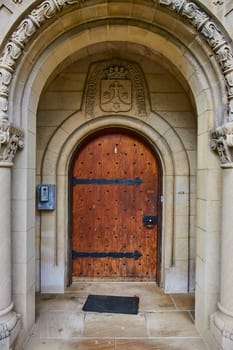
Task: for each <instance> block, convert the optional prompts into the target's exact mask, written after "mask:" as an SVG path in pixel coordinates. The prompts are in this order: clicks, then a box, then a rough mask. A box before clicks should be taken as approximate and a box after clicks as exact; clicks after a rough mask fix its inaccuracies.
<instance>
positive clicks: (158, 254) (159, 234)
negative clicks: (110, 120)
mask: <svg viewBox="0 0 233 350" xmlns="http://www.w3.org/2000/svg"><path fill="white" fill-rule="evenodd" d="M112 130H116V131H123V132H124V133H126V134H133V135H135V136H136V137H137V138H138V139H139V140H140V139H141V140H142V142H144V143H145V144H146V145H147V146H148V147H149V148H150V149H151V150H152V152H153V155H154V158H155V161H156V163H157V166H158V203H157V205H158V222H157V252H156V260H157V261H156V265H157V268H156V276H155V282H156V283H157V284H158V285H160V283H161V255H162V254H161V252H162V247H161V245H162V201H161V198H162V178H163V174H162V165H161V161H160V158H159V156H158V153H157V152H156V150H155V147H153V145H152V143H151V142H149V141H148V140H147V139H146V138H145V137H144V136H142V135H141V134H140V133H138V132H136V131H134V130H129V129H126V128H124V127H117V128H112V127H108V128H102V129H98V130H96V131H94V132H93V133H91V134H89V135H87V136H86V137H85V138H84V139H83V140H81V142H80V143H79V145H78V146H77V147H76V149H75V150H74V152H73V154H72V156H71V159H70V165H69V193H68V212H69V220H68V231H69V240H68V242H69V244H68V265H69V266H68V283H69V284H71V283H72V254H71V252H72V247H71V239H72V234H73V232H72V189H73V184H72V165H73V161H74V158H75V155H76V154H77V153H78V152H79V150H80V148H81V147H83V145H84V144H85V143H88V140H89V139H90V138H94V137H95V136H96V135H99V134H101V133H106V136H107V134H108V132H110V131H112Z"/></svg>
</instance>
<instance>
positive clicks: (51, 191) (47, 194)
mask: <svg viewBox="0 0 233 350" xmlns="http://www.w3.org/2000/svg"><path fill="white" fill-rule="evenodd" d="M37 209H38V210H55V209H56V188H55V185H49V184H40V185H38V186H37Z"/></svg>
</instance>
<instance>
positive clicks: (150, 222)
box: [142, 215, 158, 228]
mask: <svg viewBox="0 0 233 350" xmlns="http://www.w3.org/2000/svg"><path fill="white" fill-rule="evenodd" d="M142 222H143V225H144V226H145V227H147V228H152V227H154V226H155V225H157V222H158V216H155V215H144V216H143V218H142Z"/></svg>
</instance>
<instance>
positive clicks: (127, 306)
mask: <svg viewBox="0 0 233 350" xmlns="http://www.w3.org/2000/svg"><path fill="white" fill-rule="evenodd" d="M138 306H139V298H138V297H121V296H120V297H119V296H112V295H88V297H87V300H86V302H85V304H84V306H83V311H90V312H107V313H115V314H130V315H136V314H137V313H138Z"/></svg>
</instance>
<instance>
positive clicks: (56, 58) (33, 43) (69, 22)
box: [0, 0, 232, 332]
mask: <svg viewBox="0 0 233 350" xmlns="http://www.w3.org/2000/svg"><path fill="white" fill-rule="evenodd" d="M162 3H163V4H164V5H169V6H170V8H171V9H172V10H174V11H176V12H178V13H179V14H181V15H182V16H184V17H187V18H188V19H189V20H190V22H191V27H195V28H197V29H198V32H196V31H194V32H193V31H191V33H190V32H189V31H188V30H187V32H186V34H187V37H182V35H181V33H182V30H185V28H186V29H188V28H189V29H190V27H189V25H188V24H184V23H183V22H182V21H180V20H179V19H178V20H177V18H176V16H174V13H173V14H171V13H170V12H169V11H167V10H165V8H166V6H165V7H164V10H162V7H160V4H159V3H158V2H154V5H155V6H154V8H153V9H154V12H153V15H154V16H155V21H154V19H152V18H151V13H152V11H151V6H145V5H141V6H142V7H141V9H142V8H144V7H145V8H144V10H145V11H144V13H143V14H141V18H140V20H139V19H138V15H137V12H138V11H139V8H140V6H139V7H137V5H136V4H135V5H133V6H132V8H131V12H130V13H131V14H132V15H131V19H132V21H131V24H129V22H128V20H129V16H128V15H127V16H126V15H125V13H127V14H128V13H129V6H128V4H126V8H125V7H124V10H123V11H122V12H121V9H120V8H119V9H118V11H119V13H117V10H116V9H115V10H114V6H113V4H105V3H104V5H105V6H106V7H108V9H109V13H110V15H109V17H108V19H107V21H106V23H104V21H103V16H104V13H105V16H106V12H105V10H106V7H105V6H103V7H102V8H101V9H100V8H98V9H99V11H100V12H99V18H98V15H96V17H95V21H93V25H92V27H91V26H90V28H88V29H87V28H86V27H85V24H84V23H85V20H86V21H89V20H90V22H91V16H90V14H89V17H88V8H89V6H94V5H93V4H89V5H87V6H86V4H85V2H84V5H83V6H81V5H80V2H79V1H75V0H74V1H64V2H63V1H62V2H59V3H58V2H57V1H53V2H47V1H43V2H41V3H40V5H39V6H38V7H35V8H34V9H33V10H32V11H31V12H30V13H29V12H28V14H27V15H26V17H25V18H24V20H23V21H22V22H20V24H19V26H18V27H17V28H16V30H15V32H14V34H13V35H12V36H10V38H9V39H8V38H7V40H6V45H5V49H4V51H3V55H2V58H1V70H0V72H1V81H0V82H1V88H0V90H1V109H2V114H1V115H2V122H1V136H2V135H5V137H4V138H2V141H1V142H2V148H1V149H2V150H4V154H3V153H2V159H3V161H6V158H5V156H4V155H5V154H6V153H7V152H6V151H5V150H6V149H8V146H9V143H8V142H9V139H10V140H11V142H12V139H14V141H15V140H17V142H18V140H20V142H18V143H17V142H16V143H17V144H16V146H17V145H22V142H21V139H22V131H21V130H18V131H17V130H16V129H14V128H12V127H9V121H8V116H10V118H9V119H10V122H11V121H14V122H15V123H16V124H17V125H20V126H21V127H22V128H23V129H24V131H26V136H27V137H26V146H25V151H24V153H22V154H21V155H19V157H18V159H16V163H15V167H14V170H13V186H16V185H15V184H16V182H17V181H16V179H17V176H19V175H20V176H21V177H23V178H24V179H31V178H34V175H35V171H34V170H33V169H34V167H35V164H34V163H35V162H34V159H35V119H36V118H35V116H36V109H37V106H38V101H39V98H40V95H41V93H42V90H43V88H44V86H45V85H46V84H47V82H48V81H49V80H50V79H51V76H52V74H53V73H54V72H55V71H56V69H57V68H58V67H59V66H60V67H61V65H62V63H64V62H65V61H66V60H69V59H71V60H73V59H74V57H75V55H76V54H80V53H81V52H84V51H85V50H88V49H89V48H91V47H92V45H94V44H96V43H97V42H99V43H105V45H106V48H107V46H108V43H109V41H110V39H111V40H112V41H121V40H124V41H126V40H127V42H129V43H136V44H137V45H140V46H141V47H143V50H145V52H147V53H148V54H149V52H150V51H151V52H153V53H154V52H155V51H157V52H158V54H159V55H162V56H163V57H166V59H167V61H168V62H170V63H169V65H170V66H171V67H172V69H174V68H173V67H174V66H175V67H176V69H177V70H178V71H180V72H181V73H182V76H183V77H184V78H185V79H184V80H185V81H186V84H187V86H189V87H190V88H191V91H192V94H193V100H194V101H195V105H196V108H197V115H198V135H199V137H198V148H199V163H198V169H199V173H198V176H199V179H201V180H202V183H206V184H207V187H206V188H205V189H204V188H201V187H200V190H199V198H198V208H199V209H198V210H199V211H198V213H199V214H198V220H199V221H198V228H199V231H198V235H199V243H200V247H201V244H204V246H207V241H208V242H209V239H208V238H209V236H208V235H209V233H210V232H212V233H214V237H213V236H212V237H211V242H215V244H213V247H214V249H215V250H217V248H216V247H217V246H218V241H219V223H218V217H219V214H218V213H219V206H220V193H219V192H217V193H214V194H213V193H211V190H210V188H209V187H210V183H208V181H207V179H208V180H209V174H210V173H211V179H212V181H214V180H215V181H218V179H219V178H220V170H219V167H218V163H217V160H216V157H215V156H214V154H212V153H211V152H210V151H209V149H208V142H209V141H208V139H209V135H208V129H209V128H213V127H214V126H215V123H216V124H217V125H219V124H221V123H222V122H223V121H224V120H225V121H229V120H231V113H232V112H231V107H230V108H229V113H230V114H229V115H228V116H226V113H225V112H226V106H227V105H229V106H231V103H232V97H231V74H232V73H231V67H232V63H231V62H232V51H231V47H230V44H228V40H227V39H225V38H227V36H225V34H224V35H223V34H222V32H221V31H220V30H219V29H218V28H216V23H215V21H214V22H213V21H212V20H211V18H210V16H209V15H208V14H207V13H206V12H205V10H204V9H202V8H201V6H200V7H197V6H196V5H195V6H193V3H191V2H189V1H184V2H182V4H181V3H180V2H175V1H161V4H162ZM52 4H53V5H54V4H55V6H54V7H51V5H52ZM177 4H178V5H179V6H178V7H176V6H177ZM45 5H46V6H48V7H47V8H45ZM150 5H151V4H150ZM181 5H182V6H181ZM98 6H99V5H96V7H95V6H94V7H95V9H96V10H97V7H98ZM127 6H128V7H127ZM47 9H49V11H48V12H47ZM71 9H72V11H74V12H75V14H76V15H77V14H79V16H80V14H81V15H83V18H85V20H83V21H80V22H82V23H81V24H80V25H78V26H77V22H76V20H77V18H81V17H79V16H75V15H74V17H73V19H72V15H71V12H72V11H71ZM50 10H51V11H50ZM60 10H61V11H60ZM63 10H64V11H63ZM101 11H102V12H101ZM114 11H115V12H114ZM156 11H158V12H157V13H156ZM190 11H191V12H190ZM139 12H141V11H139ZM92 13H93V12H92ZM97 13H98V11H97ZM141 13H142V12H141ZM39 15H41V17H39ZM63 15H64V16H63ZM160 15H161V16H160ZM85 16H86V17H85ZM117 16H119V18H120V19H119V21H117V19H116V18H115V17H117ZM139 17H140V16H139ZM159 17H160V18H159ZM74 18H75V20H74ZM124 18H127V24H124V23H122V19H123V20H124ZM61 19H63V20H64V21H63V22H62V21H60V23H62V24H60V25H58V26H57V24H58V22H59V20H61ZM167 19H170V23H168V22H169V21H168V20H167ZM49 20H50V23H49ZM98 20H99V21H98ZM202 20H203V22H202ZM40 21H41V22H40ZM109 22H110V24H109ZM120 22H121V23H120ZM156 22H157V25H156ZM43 25H44V32H43V28H42V27H43ZM48 27H49V28H50V29H51V32H50V33H49V31H47V30H46V29H47V28H48ZM55 27H57V28H55ZM172 27H173V28H176V29H177V31H176V34H177V37H176V38H175V37H174V36H173V35H172V33H171V29H172ZM165 29H166V30H165ZM41 32H43V39H44V38H45V37H46V38H47V39H48V41H47V46H46V47H44V40H42V35H41ZM62 32H65V35H60V33H62ZM213 33H214V34H213ZM54 37H56V39H55V40H54ZM216 38H217V39H216ZM196 39H197V40H196ZM203 39H204V40H203ZM205 40H207V41H206V42H205V44H203V43H204V41H205ZM217 43H218V44H219V47H218V45H217ZM202 45H203V47H202ZM26 47H27V50H28V51H27V50H25V48H26ZM210 50H211V52H212V53H214V57H215V58H217V60H218V59H219V63H220V68H219V65H218V64H219V63H218V61H216V60H215V61H214V62H213V61H209V57H208V54H209V52H210ZM86 52H87V51H86ZM207 57H208V58H207ZM31 62H33V64H31ZM171 62H173V63H174V64H172V63H171ZM29 67H30V69H29ZM60 67H59V68H60ZM203 67H205V69H203ZM29 72H30V73H29ZM13 73H14V74H15V78H14V79H13V80H12V78H13ZM225 79H226V83H227V88H228V89H227V92H226V91H225ZM215 80H216V81H217V83H216V85H213V84H211V82H213V81H215ZM218 83H219V85H218ZM22 84H23V85H24V88H23V89H22ZM211 85H212V86H211ZM187 90H188V89H187ZM222 101H223V102H222ZM8 102H9V104H8ZM219 106H220V107H219ZM224 118H225V119H224ZM91 124H92V123H88V125H91ZM129 124H130V122H129ZM130 125H132V124H130ZM67 127H68V126H67ZM68 128H69V127H68ZM146 128H147V126H146ZM63 131H64V130H63V129H59V132H60V135H61V134H63ZM89 131H90V130H89ZM231 133H232V132H231V129H230V130H229V128H228V127H227V126H226V127H225V128H224V129H221V130H218V132H217V134H214V139H215V140H216V141H215V143H214V144H213V148H216V149H218V151H219V154H220V155H221V159H223V160H224V164H228V162H231V154H230V150H228V147H231V146H232V143H231V141H230V137H228V135H229V134H230V135H231ZM150 134H151V131H149V130H148V137H149V135H150ZM149 138H150V137H149ZM225 140H227V141H225ZM14 146H15V144H14ZM14 149H15V150H16V149H17V147H16V148H14ZM222 149H223V151H224V152H223V151H222ZM227 151H229V153H227ZM47 155H51V154H49V153H47ZM222 155H223V157H222ZM66 157H68V155H67V154H66ZM45 159H46V157H45ZM49 175H50V174H49ZM63 180H64V179H63ZM33 192H34V183H33V181H32V183H28V184H27V185H25V186H24V187H23V189H22V191H21V192H20V193H19V192H18V191H17V192H15V194H13V197H14V199H16V200H15V201H14V203H13V212H14V217H15V218H17V215H18V216H19V215H21V214H22V216H24V217H28V218H31V219H30V222H29V223H25V222H23V223H21V225H20V226H19V227H16V224H15V222H14V223H13V240H14V241H16V239H17V233H18V232H20V234H21V235H22V237H23V238H24V239H25V236H27V234H28V232H30V234H32V233H33V232H34V226H35V223H34V219H32V218H33V217H34V215H33V208H34V204H33V203H34V194H33ZM25 198H26V200H25ZM20 208H22V209H20ZM203 209H204V212H205V216H204V215H203V214H202V213H203ZM213 209H214V210H215V212H216V213H217V215H216V217H214V218H212V222H210V221H211V220H206V219H205V218H206V217H208V215H211V212H213ZM9 211H10V209H9ZM19 213H20V214H19ZM15 220H16V219H15ZM25 232H26V234H25ZM201 233H204V234H203V235H201ZM29 242H30V244H32V245H33V239H28V243H29ZM200 247H199V248H200ZM27 254H28V253H26V256H24V259H23V261H25V259H26V261H27V262H28V261H30V263H31V261H33V260H34V256H33V257H31V256H30V254H28V255H27ZM205 254H207V255H206V256H205ZM210 254H211V253H210ZM217 254H218V253H217ZM29 256H30V258H29ZM17 259H18V257H16V261H15V264H16V265H17V266H19V265H20V263H21V264H22V262H21V260H20V259H19V260H17ZM210 260H211V259H210V255H208V251H207V252H203V251H202V248H200V250H199V255H198V259H197V262H198V271H197V285H198V288H197V297H198V296H199V302H198V305H197V321H196V322H197V325H198V327H199V329H201V330H204V331H203V332H205V330H206V329H207V328H208V318H209V314H210V312H209V311H208V310H210V309H211V310H213V308H214V306H213V305H215V302H216V299H217V298H218V286H217V285H216V284H217V283H212V281H215V279H214V276H215V275H217V277H218V272H217V274H216V272H215V270H216V271H218V264H217V263H216V264H215V269H214V268H212V267H211V266H212V261H210ZM26 265H27V264H25V266H26ZM32 265H33V264H32V263H31V265H30V266H31V268H32ZM27 267H28V266H27ZM203 271H204V272H203ZM207 272H208V275H209V279H208V281H210V283H209V284H208V283H207V282H208V281H207V279H206V273H207ZM59 273H60V276H64V275H63V273H64V272H63V271H60V272H59ZM203 274H204V277H203ZM16 280H17V277H16ZM206 281H207V282H206ZM15 286H16V283H15ZM14 288H15V289H14V298H15V300H21V299H20V297H19V296H20V294H22V293H21V292H22V291H21V290H19V289H18V288H17V287H14ZM33 290H34V289H33V283H32V282H31V284H30V288H29V287H28V289H27V290H25V289H23V294H24V297H25V299H27V300H29V298H27V295H28V293H31V294H33ZM203 295H204V297H203ZM210 295H211V296H212V299H211V302H210V304H211V306H208V310H207V309H206V308H204V306H203V305H204V304H205V301H206V300H209V297H210ZM17 298H18V299H17ZM21 301H22V300H21ZM31 304H33V303H31ZM31 306H32V305H31ZM32 307H33V306H32ZM17 309H18V310H20V311H21V312H22V313H23V315H24V320H27V321H28V320H29V318H27V316H26V314H25V310H26V308H24V307H21V302H20V301H19V302H17ZM6 310H7V312H8V311H9V310H8V308H6ZM203 310H205V312H203ZM27 321H25V322H26V323H27ZM28 322H29V323H30V322H31V323H32V322H33V320H30V321H28ZM26 328H27V326H26Z"/></svg>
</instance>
